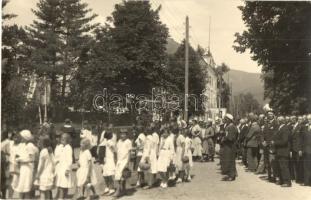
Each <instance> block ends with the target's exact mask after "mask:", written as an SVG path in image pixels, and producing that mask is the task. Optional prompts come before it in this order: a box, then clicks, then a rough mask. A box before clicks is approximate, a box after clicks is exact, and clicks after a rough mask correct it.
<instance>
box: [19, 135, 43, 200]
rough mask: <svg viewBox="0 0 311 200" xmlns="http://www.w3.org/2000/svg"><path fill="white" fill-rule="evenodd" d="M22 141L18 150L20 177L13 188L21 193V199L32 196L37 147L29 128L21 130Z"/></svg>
mask: <svg viewBox="0 0 311 200" xmlns="http://www.w3.org/2000/svg"><path fill="white" fill-rule="evenodd" d="M20 136H21V143H20V144H19V146H18V150H17V152H16V157H15V158H16V162H17V163H18V165H19V179H18V183H17V185H16V186H15V187H14V188H13V189H14V191H15V192H17V193H19V197H20V199H25V198H26V199H29V198H31V194H30V192H31V190H32V188H33V179H34V162H35V160H36V156H37V153H38V152H36V150H37V148H35V147H34V145H33V143H31V142H30V141H31V140H32V139H33V136H32V134H31V132H30V131H29V130H23V131H21V132H20Z"/></svg>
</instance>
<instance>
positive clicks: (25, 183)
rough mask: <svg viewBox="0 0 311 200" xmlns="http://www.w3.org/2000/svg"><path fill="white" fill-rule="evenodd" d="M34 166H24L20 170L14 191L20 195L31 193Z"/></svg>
mask: <svg viewBox="0 0 311 200" xmlns="http://www.w3.org/2000/svg"><path fill="white" fill-rule="evenodd" d="M33 177H34V176H33V164H29V163H28V164H22V165H21V167H20V170H19V179H18V183H17V185H16V187H13V190H14V191H16V192H19V193H25V192H30V191H31V189H32V185H33Z"/></svg>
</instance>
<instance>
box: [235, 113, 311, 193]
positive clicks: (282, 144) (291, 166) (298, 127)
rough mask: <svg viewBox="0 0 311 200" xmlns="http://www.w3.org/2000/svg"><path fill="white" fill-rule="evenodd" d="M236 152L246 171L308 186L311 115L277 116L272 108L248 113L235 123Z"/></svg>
mask: <svg viewBox="0 0 311 200" xmlns="http://www.w3.org/2000/svg"><path fill="white" fill-rule="evenodd" d="M237 127H238V129H239V132H240V134H239V137H238V142H237V144H238V147H239V151H238V156H239V157H241V158H242V163H243V164H244V166H245V167H246V168H247V171H249V172H253V173H256V174H265V173H266V174H267V175H268V176H267V179H268V181H270V182H272V183H276V184H278V185H281V186H282V187H291V186H292V181H295V182H296V183H298V184H301V185H305V186H311V157H310V156H311V115H303V116H297V115H292V116H281V115H280V116H276V115H275V114H274V112H273V111H272V110H269V111H267V113H266V114H261V115H259V116H257V115H255V114H253V113H250V114H249V115H248V116H247V117H245V118H243V119H241V120H240V122H239V124H238V126H237Z"/></svg>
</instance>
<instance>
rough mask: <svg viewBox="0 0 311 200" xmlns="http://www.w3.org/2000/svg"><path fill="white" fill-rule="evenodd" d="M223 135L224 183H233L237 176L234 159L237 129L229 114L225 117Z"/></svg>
mask: <svg viewBox="0 0 311 200" xmlns="http://www.w3.org/2000/svg"><path fill="white" fill-rule="evenodd" d="M224 120H225V135H224V137H223V139H222V144H223V159H224V160H223V162H222V163H223V165H224V167H223V169H224V175H226V177H224V178H223V180H224V181H234V180H235V177H236V175H237V171H236V165H235V157H236V142H237V138H238V129H237V127H236V126H235V125H234V124H233V116H232V115H231V114H229V113H227V114H226V115H225V119H224Z"/></svg>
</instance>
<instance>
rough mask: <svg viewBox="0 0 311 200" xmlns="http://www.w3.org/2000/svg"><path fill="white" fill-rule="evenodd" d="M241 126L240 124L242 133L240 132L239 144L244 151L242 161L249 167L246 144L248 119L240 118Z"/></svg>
mask: <svg viewBox="0 0 311 200" xmlns="http://www.w3.org/2000/svg"><path fill="white" fill-rule="evenodd" d="M240 123H241V126H240V134H239V146H240V148H241V151H242V162H243V164H244V166H246V167H247V159H246V158H247V157H246V150H247V149H246V144H245V138H246V134H247V133H248V129H249V126H248V123H247V119H241V120H240Z"/></svg>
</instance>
